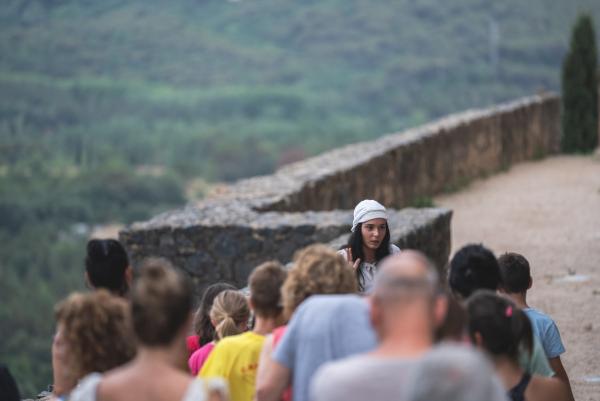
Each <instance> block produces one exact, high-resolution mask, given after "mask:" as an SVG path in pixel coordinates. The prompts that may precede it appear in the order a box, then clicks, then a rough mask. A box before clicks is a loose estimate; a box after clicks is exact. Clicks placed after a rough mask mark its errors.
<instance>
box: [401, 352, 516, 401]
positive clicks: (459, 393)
mask: <svg viewBox="0 0 600 401" xmlns="http://www.w3.org/2000/svg"><path fill="white" fill-rule="evenodd" d="M404 391H405V395H404V397H403V398H402V399H403V400H406V401H483V400H485V401H504V400H506V398H505V397H506V393H505V390H504V389H503V388H502V385H501V384H500V382H499V381H498V380H497V379H496V377H495V374H494V369H493V367H492V366H491V364H490V363H489V361H488V360H486V358H485V357H483V355H481V353H479V352H477V351H476V350H474V349H471V348H469V347H465V346H458V345H441V346H438V347H436V348H435V349H433V350H432V351H430V352H428V353H427V354H426V355H425V356H424V357H423V359H422V360H421V361H419V363H418V364H417V366H416V367H415V368H414V369H413V370H412V371H411V372H410V373H409V376H408V378H407V381H406V385H405V390H404Z"/></svg>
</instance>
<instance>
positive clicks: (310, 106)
mask: <svg viewBox="0 0 600 401" xmlns="http://www.w3.org/2000/svg"><path fill="white" fill-rule="evenodd" d="M581 11H588V12H590V13H591V14H592V15H593V16H594V18H595V20H596V21H600V2H598V1H595V0H586V1H584V0H561V1H557V0H528V1H516V0H507V1H495V2H492V1H486V0H454V1H442V0H412V1H408V0H395V1H392V0H387V1H384V0H382V1H356V0H321V1H315V0H304V1H282V0H242V1H235V2H230V1H225V0H171V1H169V2H166V1H158V0H122V1H117V0H102V1H96V0H19V1H17V0H5V1H4V2H3V7H1V8H0V94H1V96H0V278H1V279H0V300H1V304H0V338H2V339H3V340H2V341H0V361H1V362H5V363H8V364H9V366H10V368H11V370H13V371H14V373H15V374H16V376H17V378H18V381H19V384H20V386H21V388H22V390H23V395H32V394H33V393H34V392H35V391H37V390H40V389H43V388H45V386H46V385H47V384H48V383H50V381H51V375H50V365H49V360H50V357H49V349H50V341H51V335H52V332H53V324H54V322H53V319H52V314H51V308H52V304H53V303H54V302H55V301H56V300H57V299H59V298H61V297H63V296H65V295H66V294H67V293H68V292H69V291H71V290H72V289H76V288H81V286H82V280H81V277H82V271H81V270H82V260H83V248H84V244H85V240H86V238H87V235H88V233H89V229H88V228H89V227H90V226H92V225H94V224H101V223H105V222H113V221H118V222H131V221H134V220H139V219H145V218H147V217H149V216H151V215H152V214H153V213H156V212H158V211H161V210H164V209H167V208H171V207H176V206H178V205H181V204H183V203H184V202H185V200H186V199H185V197H186V194H185V193H184V190H185V188H186V186H187V184H188V183H189V182H190V180H192V179H197V178H201V179H203V180H206V181H208V182H214V181H223V180H225V181H229V180H234V179H237V178H240V177H245V176H251V175H256V174H264V173H268V172H271V171H273V170H274V169H275V168H276V167H277V166H279V165H281V164H284V163H287V162H290V161H294V160H297V159H298V158H302V157H305V156H309V155H313V154H317V153H319V152H323V151H325V150H327V149H331V148H333V147H336V146H339V145H342V144H346V143H350V142H356V141H359V140H368V139H370V138H375V137H377V136H380V135H382V134H384V133H388V132H392V131H398V130H402V129H404V128H406V127H409V126H413V125H416V124H420V123H423V122H425V121H427V120H430V119H432V118H435V117H438V116H441V115H444V114H447V113H450V112H454V111H460V110H463V109H465V108H469V107H482V106H487V105H490V104H493V103H497V102H500V101H505V100H508V99H512V98H516V97H519V96H524V95H528V94H531V93H533V92H536V91H539V90H557V89H558V88H559V77H560V64H561V62H562V57H563V55H564V53H565V52H566V48H567V45H568V39H569V31H570V28H571V24H572V23H573V22H574V20H575V17H576V16H577V14H578V13H579V12H581ZM598 31H599V32H600V30H598Z"/></svg>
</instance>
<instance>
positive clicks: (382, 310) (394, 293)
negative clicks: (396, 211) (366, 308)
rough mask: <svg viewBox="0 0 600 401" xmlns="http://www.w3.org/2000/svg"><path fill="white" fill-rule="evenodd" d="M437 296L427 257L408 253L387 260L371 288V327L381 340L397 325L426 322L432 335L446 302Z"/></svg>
mask: <svg viewBox="0 0 600 401" xmlns="http://www.w3.org/2000/svg"><path fill="white" fill-rule="evenodd" d="M439 294H440V293H439V277H438V273H437V270H436V268H435V266H434V265H433V264H432V263H431V261H429V259H427V257H426V256H424V255H423V254H422V253H420V252H417V251H410V250H406V251H403V252H401V253H399V254H396V255H392V256H389V257H388V258H386V259H384V261H383V262H382V264H381V267H380V269H379V271H378V272H377V276H376V277H375V282H374V285H373V293H372V295H371V320H372V323H373V326H374V327H375V329H376V330H377V332H378V334H379V336H380V337H381V338H383V337H385V336H386V335H388V333H390V332H391V331H393V330H394V327H396V326H397V325H398V324H404V325H406V324H409V325H410V324H412V323H417V321H416V319H419V320H420V321H421V322H422V319H425V321H426V325H427V326H428V327H427V330H429V331H430V332H431V333H433V329H434V327H435V326H436V325H437V324H438V323H439V322H441V320H442V319H443V317H444V314H445V311H446V302H445V299H444V298H443V297H440V296H439ZM411 319H415V320H414V322H412V321H411ZM416 326H418V325H415V327H416Z"/></svg>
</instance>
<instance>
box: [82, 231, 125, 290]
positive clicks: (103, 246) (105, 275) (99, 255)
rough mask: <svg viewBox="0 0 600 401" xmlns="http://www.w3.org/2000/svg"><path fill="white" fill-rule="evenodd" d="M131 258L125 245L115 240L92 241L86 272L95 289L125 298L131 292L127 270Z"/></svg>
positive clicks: (89, 246) (87, 256) (88, 248)
mask: <svg viewBox="0 0 600 401" xmlns="http://www.w3.org/2000/svg"><path fill="white" fill-rule="evenodd" d="M128 266H129V258H128V257H127V252H125V249H124V248H123V245H121V243H119V241H117V240H114V239H92V240H90V241H89V242H88V243H87V254H86V257H85V270H86V272H87V274H88V278H89V281H90V284H91V285H92V286H93V287H94V288H105V289H107V290H109V291H110V292H112V293H113V294H116V295H120V296H123V295H125V294H126V293H127V291H128V290H129V288H128V284H127V280H126V279H125V270H126V269H127V267H128Z"/></svg>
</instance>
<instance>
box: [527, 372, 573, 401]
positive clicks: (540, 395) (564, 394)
mask: <svg viewBox="0 0 600 401" xmlns="http://www.w3.org/2000/svg"><path fill="white" fill-rule="evenodd" d="M529 394H532V395H534V396H531V399H536V400H549V399H552V400H555V401H563V400H565V401H566V400H568V398H569V392H568V389H567V387H566V385H565V384H564V383H563V382H562V381H560V380H559V379H557V378H555V377H542V376H538V375H532V376H531V381H530V382H529V386H527V390H525V395H526V396H527V395H529Z"/></svg>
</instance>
